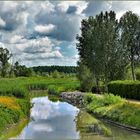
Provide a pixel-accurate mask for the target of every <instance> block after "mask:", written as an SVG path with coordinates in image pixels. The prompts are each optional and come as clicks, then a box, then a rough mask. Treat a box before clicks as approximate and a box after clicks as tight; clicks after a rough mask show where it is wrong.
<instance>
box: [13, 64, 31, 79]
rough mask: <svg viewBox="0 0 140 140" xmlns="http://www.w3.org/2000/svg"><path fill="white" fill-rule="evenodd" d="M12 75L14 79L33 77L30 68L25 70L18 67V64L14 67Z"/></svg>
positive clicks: (23, 67)
mask: <svg viewBox="0 0 140 140" xmlns="http://www.w3.org/2000/svg"><path fill="white" fill-rule="evenodd" d="M14 73H15V75H16V77H18V76H25V77H30V76H32V75H33V70H32V69H31V68H27V67H26V66H25V65H19V63H18V62H16V63H15V65H14Z"/></svg>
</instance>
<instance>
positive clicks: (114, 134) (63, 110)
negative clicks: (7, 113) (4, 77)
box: [10, 97, 140, 140]
mask: <svg viewBox="0 0 140 140" xmlns="http://www.w3.org/2000/svg"><path fill="white" fill-rule="evenodd" d="M32 103H33V107H32V109H31V117H30V121H29V122H28V124H27V125H26V126H25V127H24V128H23V129H22V131H21V132H20V134H18V135H17V136H15V137H12V138H10V139H33V140H73V139H81V140H140V135H139V134H135V133H132V132H130V131H127V130H123V129H120V128H117V127H113V126H110V125H107V124H104V123H103V122H101V121H99V120H97V119H96V118H95V117H93V116H91V115H90V114H88V113H86V112H84V111H80V110H79V109H78V108H77V107H75V106H72V105H70V104H68V103H66V102H60V101H56V102H53V101H51V100H49V99H48V97H39V98H33V99H32ZM94 124H96V125H95V126H96V127H94V129H93V127H89V126H94ZM89 128H90V129H89ZM16 129H18V128H16ZM104 131H106V132H105V133H104ZM106 133H109V134H106Z"/></svg>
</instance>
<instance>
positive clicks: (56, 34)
mask: <svg viewBox="0 0 140 140" xmlns="http://www.w3.org/2000/svg"><path fill="white" fill-rule="evenodd" d="M139 6H140V1H118V2H117V1H113V2H112V1H60V2H58V1H21V2H15V1H14V2H12V1H5V2H3V1H1V2H0V47H3V48H5V47H6V48H8V49H9V50H10V51H11V52H12V54H13V58H12V60H11V61H12V63H14V62H15V61H16V60H18V61H19V62H20V63H21V64H25V65H27V66H35V65H76V62H77V60H78V52H77V50H76V39H75V38H76V35H77V34H79V33H80V22H81V20H82V19H83V18H87V17H88V16H95V15H96V14H98V13H100V12H101V11H106V10H108V11H109V10H114V11H115V12H116V13H117V18H119V17H120V16H121V15H122V14H123V13H124V12H126V11H128V10H131V11H133V12H134V13H137V14H138V15H140V7H139Z"/></svg>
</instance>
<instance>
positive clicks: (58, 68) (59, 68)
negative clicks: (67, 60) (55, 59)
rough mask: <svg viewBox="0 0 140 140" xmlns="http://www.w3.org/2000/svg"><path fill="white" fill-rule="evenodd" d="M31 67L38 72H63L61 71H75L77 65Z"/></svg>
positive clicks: (68, 72)
mask: <svg viewBox="0 0 140 140" xmlns="http://www.w3.org/2000/svg"><path fill="white" fill-rule="evenodd" d="M32 69H33V70H34V71H35V72H36V73H38V72H40V73H51V72H54V71H58V72H63V73H67V74H70V73H77V67H76V66H37V67H32Z"/></svg>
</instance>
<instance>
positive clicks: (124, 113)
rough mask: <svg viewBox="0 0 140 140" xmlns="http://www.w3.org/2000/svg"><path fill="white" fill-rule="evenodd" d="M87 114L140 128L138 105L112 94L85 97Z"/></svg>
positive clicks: (139, 109)
mask: <svg viewBox="0 0 140 140" xmlns="http://www.w3.org/2000/svg"><path fill="white" fill-rule="evenodd" d="M85 101H86V108H87V110H88V112H90V113H94V114H96V115H97V116H99V117H102V118H104V119H109V120H112V121H115V122H119V123H121V124H124V125H127V126H131V127H136V128H140V118H139V116H140V105H139V104H134V103H130V102H128V101H127V100H125V99H123V98H121V97H119V96H115V95H112V94H105V95H104V96H97V95H93V94H87V95H85Z"/></svg>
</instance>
